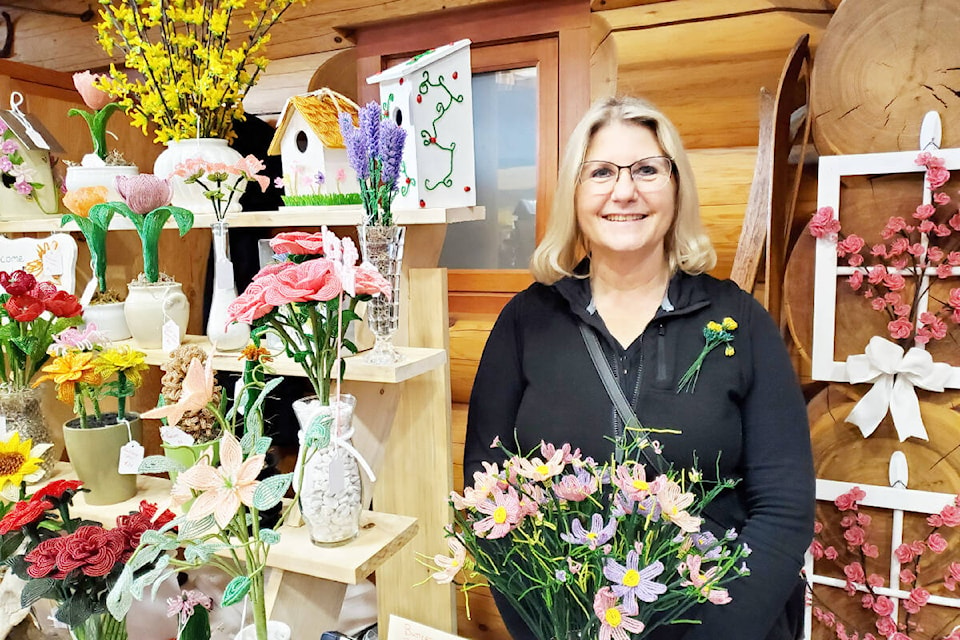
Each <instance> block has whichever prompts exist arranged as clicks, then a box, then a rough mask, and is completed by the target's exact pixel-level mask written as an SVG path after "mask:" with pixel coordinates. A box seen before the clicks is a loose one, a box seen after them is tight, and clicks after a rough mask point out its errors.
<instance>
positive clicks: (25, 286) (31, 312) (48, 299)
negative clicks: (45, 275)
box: [0, 270, 82, 470]
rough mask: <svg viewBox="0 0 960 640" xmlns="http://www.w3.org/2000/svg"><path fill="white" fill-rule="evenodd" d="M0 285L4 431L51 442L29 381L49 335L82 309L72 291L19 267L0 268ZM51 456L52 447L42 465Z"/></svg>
mask: <svg viewBox="0 0 960 640" xmlns="http://www.w3.org/2000/svg"><path fill="white" fill-rule="evenodd" d="M0 287H3V290H4V293H2V294H0V412H2V414H3V415H4V416H5V417H6V430H8V431H17V432H19V434H20V437H21V438H23V439H26V438H31V439H32V440H33V441H34V442H37V443H40V442H50V436H49V433H48V431H47V426H46V423H45V421H44V418H43V413H42V412H41V408H40V392H39V390H38V389H34V388H31V386H30V383H31V382H32V381H33V378H34V377H35V376H36V375H37V372H39V371H40V368H41V367H42V366H43V365H44V364H45V363H46V362H47V360H48V359H49V357H50V356H49V355H48V354H47V348H48V347H49V346H50V345H51V344H52V343H53V337H54V335H56V334H57V333H59V332H60V331H62V330H64V329H66V328H67V327H71V326H76V325H78V324H80V322H81V319H80V313H81V311H82V308H81V306H80V303H79V302H78V301H77V298H76V297H75V296H73V295H71V294H69V293H67V292H66V291H61V290H59V289H57V287H56V286H54V285H53V284H51V283H49V282H37V279H36V278H35V277H34V276H33V275H31V274H29V273H27V272H26V271H23V270H17V271H13V272H7V271H0ZM55 459H56V458H55V456H54V454H53V452H48V453H47V454H45V456H44V468H45V469H46V470H49V469H50V468H51V467H52V465H53V462H54V460H55Z"/></svg>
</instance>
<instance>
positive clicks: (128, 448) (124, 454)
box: [117, 440, 143, 475]
mask: <svg viewBox="0 0 960 640" xmlns="http://www.w3.org/2000/svg"><path fill="white" fill-rule="evenodd" d="M141 462H143V445H142V444H140V443H139V442H137V441H136V440H131V441H130V442H128V443H127V444H125V445H123V446H122V447H120V464H119V465H118V467H117V469H118V471H119V472H120V473H122V474H126V475H136V473H137V469H139V468H140V463H141Z"/></svg>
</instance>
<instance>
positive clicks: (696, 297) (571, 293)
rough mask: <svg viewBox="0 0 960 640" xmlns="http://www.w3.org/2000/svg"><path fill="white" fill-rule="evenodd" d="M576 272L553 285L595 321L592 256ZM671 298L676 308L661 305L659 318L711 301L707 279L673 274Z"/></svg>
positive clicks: (575, 308) (582, 314)
mask: <svg viewBox="0 0 960 640" xmlns="http://www.w3.org/2000/svg"><path fill="white" fill-rule="evenodd" d="M573 273H574V275H573V276H567V277H566V278H563V279H561V280H558V281H557V282H555V283H554V284H553V285H551V286H552V288H553V289H554V290H555V291H556V292H557V293H559V294H560V295H561V296H562V297H563V298H564V300H566V301H567V303H568V304H569V305H570V310H571V311H572V312H573V314H574V315H576V316H577V317H578V318H580V319H581V320H583V321H584V322H586V323H587V324H590V325H593V324H594V323H595V317H596V316H595V314H594V313H593V312H592V302H593V294H592V293H591V291H590V278H589V277H587V274H589V273H590V259H589V258H584V259H583V260H581V261H580V264H578V265H577V266H576V267H575V268H574V270H573ZM667 299H668V300H669V301H670V304H671V305H672V307H673V308H672V309H666V308H663V307H661V309H660V310H659V311H658V312H657V316H656V317H658V318H662V317H666V316H678V315H685V314H687V313H691V312H693V311H696V310H698V309H701V308H703V307H705V306H706V305H708V304H710V297H709V295H708V294H707V291H706V289H705V288H704V279H703V278H700V277H697V276H692V275H690V274H688V273H684V272H683V271H677V272H676V273H674V274H673V277H672V278H670V284H669V286H668V287H667Z"/></svg>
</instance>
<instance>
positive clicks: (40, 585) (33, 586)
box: [20, 578, 57, 609]
mask: <svg viewBox="0 0 960 640" xmlns="http://www.w3.org/2000/svg"><path fill="white" fill-rule="evenodd" d="M56 586H57V582H56V581H55V580H54V579H53V578H37V579H32V580H28V581H27V584H25V585H24V587H23V592H21V593H20V606H21V607H22V608H24V609H26V608H27V607H29V606H31V605H32V604H33V603H35V602H36V601H37V600H40V599H41V598H45V597H46V596H47V594H48V593H50V592H51V591H53V590H54V589H55V588H56Z"/></svg>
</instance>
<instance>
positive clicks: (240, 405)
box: [233, 376, 249, 415]
mask: <svg viewBox="0 0 960 640" xmlns="http://www.w3.org/2000/svg"><path fill="white" fill-rule="evenodd" d="M247 393H249V391H248V392H246V393H245V392H244V391H243V376H240V377H239V378H237V381H236V382H235V383H234V385H233V397H234V398H235V399H236V404H237V413H239V414H240V415H243V414H244V413H245V412H246V410H247V398H248V396H247ZM241 396H242V397H241Z"/></svg>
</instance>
